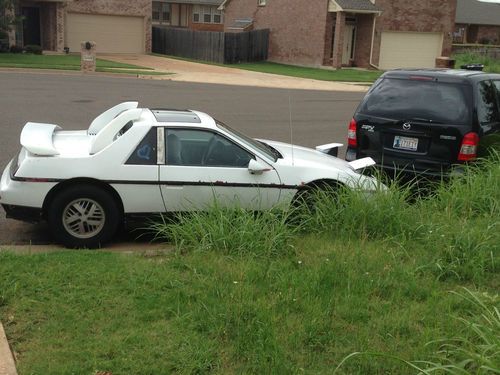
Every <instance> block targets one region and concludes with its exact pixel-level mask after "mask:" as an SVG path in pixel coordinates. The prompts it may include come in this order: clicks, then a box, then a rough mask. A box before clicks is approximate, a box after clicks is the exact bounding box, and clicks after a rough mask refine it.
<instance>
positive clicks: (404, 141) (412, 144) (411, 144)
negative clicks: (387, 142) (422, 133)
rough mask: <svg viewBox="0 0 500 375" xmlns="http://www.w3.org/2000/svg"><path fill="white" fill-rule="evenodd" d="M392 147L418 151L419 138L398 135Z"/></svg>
mask: <svg viewBox="0 0 500 375" xmlns="http://www.w3.org/2000/svg"><path fill="white" fill-rule="evenodd" d="M392 147H393V148H397V149H399V150H408V151H417V148H418V138H410V137H401V136H400V135H396V136H395V137H394V143H393V144H392Z"/></svg>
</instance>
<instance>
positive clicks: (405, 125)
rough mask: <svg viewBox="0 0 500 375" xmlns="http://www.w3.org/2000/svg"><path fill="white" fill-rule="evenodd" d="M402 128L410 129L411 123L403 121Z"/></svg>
mask: <svg viewBox="0 0 500 375" xmlns="http://www.w3.org/2000/svg"><path fill="white" fill-rule="evenodd" d="M403 129H404V130H410V129H411V124H410V123H409V122H405V123H404V124H403Z"/></svg>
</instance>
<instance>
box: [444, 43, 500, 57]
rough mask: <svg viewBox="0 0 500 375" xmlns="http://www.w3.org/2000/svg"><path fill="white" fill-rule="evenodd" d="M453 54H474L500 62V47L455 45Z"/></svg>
mask: <svg viewBox="0 0 500 375" xmlns="http://www.w3.org/2000/svg"><path fill="white" fill-rule="evenodd" d="M453 53H473V54H475V55H479V56H482V57H489V58H490V59H493V60H500V47H484V46H471V45H459V44H454V45H453Z"/></svg>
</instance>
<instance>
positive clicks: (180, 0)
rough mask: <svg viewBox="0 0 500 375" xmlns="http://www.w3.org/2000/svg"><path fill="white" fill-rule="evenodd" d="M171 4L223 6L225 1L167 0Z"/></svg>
mask: <svg viewBox="0 0 500 375" xmlns="http://www.w3.org/2000/svg"><path fill="white" fill-rule="evenodd" d="M166 2H167V3H171V4H196V5H216V6H219V5H221V4H222V3H223V2H224V0H166Z"/></svg>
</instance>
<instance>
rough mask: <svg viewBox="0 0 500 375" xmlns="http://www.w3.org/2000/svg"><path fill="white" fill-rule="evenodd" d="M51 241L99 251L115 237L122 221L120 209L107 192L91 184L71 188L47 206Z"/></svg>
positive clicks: (63, 191) (58, 195) (60, 193)
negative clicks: (54, 240) (53, 239)
mask: <svg viewBox="0 0 500 375" xmlns="http://www.w3.org/2000/svg"><path fill="white" fill-rule="evenodd" d="M47 217H48V222H49V226H50V230H51V232H52V235H53V236H54V238H55V239H56V240H57V241H58V242H60V243H61V244H63V245H64V246H66V247H70V248H90V249H92V248H99V247H101V246H102V245H103V244H105V243H106V242H108V241H109V240H111V238H112V237H113V236H114V235H115V233H116V231H117V229H118V226H119V224H120V223H121V221H122V215H121V211H120V208H119V206H118V204H117V202H116V200H115V199H114V197H113V196H112V195H111V194H110V193H108V192H107V191H106V190H104V189H102V188H99V187H97V186H93V185H83V186H78V185H75V186H70V187H68V188H66V189H64V190H62V191H61V192H59V193H58V194H57V195H56V196H55V198H54V199H53V200H52V202H51V203H50V204H49V206H48V214H47Z"/></svg>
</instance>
